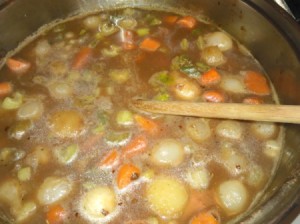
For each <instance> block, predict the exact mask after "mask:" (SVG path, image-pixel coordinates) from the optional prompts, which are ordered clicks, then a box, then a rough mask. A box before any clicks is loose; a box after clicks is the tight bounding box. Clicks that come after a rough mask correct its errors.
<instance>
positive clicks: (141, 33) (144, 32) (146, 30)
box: [136, 28, 150, 37]
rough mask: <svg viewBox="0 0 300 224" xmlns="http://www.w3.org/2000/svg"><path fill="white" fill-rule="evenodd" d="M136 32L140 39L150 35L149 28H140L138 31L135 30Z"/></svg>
mask: <svg viewBox="0 0 300 224" xmlns="http://www.w3.org/2000/svg"><path fill="white" fill-rule="evenodd" d="M136 32H137V34H138V35H139V36H140V37H143V36H146V35H148V34H149V33H150V29H149V28H140V29H137V31H136Z"/></svg>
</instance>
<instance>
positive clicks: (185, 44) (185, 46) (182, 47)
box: [180, 38, 190, 51]
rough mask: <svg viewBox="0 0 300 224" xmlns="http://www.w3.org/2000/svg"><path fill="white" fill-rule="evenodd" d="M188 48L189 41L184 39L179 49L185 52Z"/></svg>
mask: <svg viewBox="0 0 300 224" xmlns="http://www.w3.org/2000/svg"><path fill="white" fill-rule="evenodd" d="M189 46H190V43H189V41H188V40H187V39H186V38H184V39H182V41H181V42H180V47H181V49H182V50H184V51H186V50H188V49H189Z"/></svg>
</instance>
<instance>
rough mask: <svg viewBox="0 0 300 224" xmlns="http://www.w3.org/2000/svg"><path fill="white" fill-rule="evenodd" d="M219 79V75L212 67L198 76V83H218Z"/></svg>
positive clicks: (208, 84) (204, 84) (207, 84)
mask: <svg viewBox="0 0 300 224" xmlns="http://www.w3.org/2000/svg"><path fill="white" fill-rule="evenodd" d="M220 81H221V75H220V74H219V73H218V71H217V70H216V69H214V68H212V69H210V70H209V71H207V72H205V73H203V74H202V75H201V76H200V84H201V85H203V86H211V85H214V84H217V83H219V82H220Z"/></svg>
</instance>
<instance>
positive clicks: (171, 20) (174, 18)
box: [163, 16, 178, 25]
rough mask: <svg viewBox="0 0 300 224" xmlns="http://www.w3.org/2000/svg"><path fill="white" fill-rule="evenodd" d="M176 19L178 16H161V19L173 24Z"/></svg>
mask: <svg viewBox="0 0 300 224" xmlns="http://www.w3.org/2000/svg"><path fill="white" fill-rule="evenodd" d="M177 20H178V16H165V17H164V18H163V21H164V22H165V23H167V24H170V25H172V24H175V23H176V21H177Z"/></svg>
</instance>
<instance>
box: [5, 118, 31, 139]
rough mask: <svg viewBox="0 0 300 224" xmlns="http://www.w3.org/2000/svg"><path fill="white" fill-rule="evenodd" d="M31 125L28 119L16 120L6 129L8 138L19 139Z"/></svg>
mask: <svg viewBox="0 0 300 224" xmlns="http://www.w3.org/2000/svg"><path fill="white" fill-rule="evenodd" d="M32 127H33V125H32V122H31V121H30V120H22V121H17V122H16V123H15V124H13V125H12V126H11V127H10V128H9V129H8V135H9V137H10V138H14V139H17V140H20V139H21V138H22V137H23V136H24V135H25V134H26V133H27V132H28V131H29V130H30V129H31V128H32Z"/></svg>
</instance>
